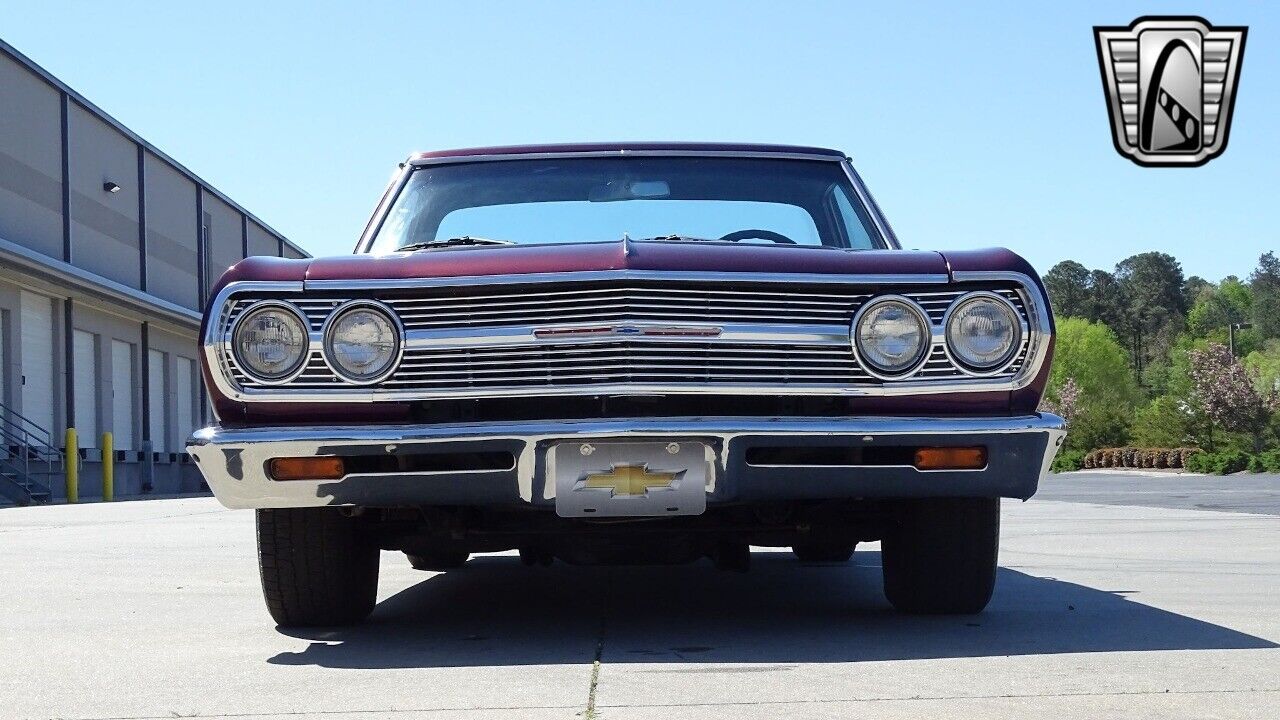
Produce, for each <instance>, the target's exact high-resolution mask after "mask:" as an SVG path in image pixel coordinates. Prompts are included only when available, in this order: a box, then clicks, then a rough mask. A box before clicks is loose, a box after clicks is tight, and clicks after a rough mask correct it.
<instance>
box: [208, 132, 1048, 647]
mask: <svg viewBox="0 0 1280 720" xmlns="http://www.w3.org/2000/svg"><path fill="white" fill-rule="evenodd" d="M1053 335H1054V326H1053V319H1052V317H1051V315H1050V310H1049V305H1048V303H1047V301H1046V295H1045V291H1044V287H1043V286H1042V284H1041V281H1040V279H1039V277H1038V276H1037V274H1036V272H1035V271H1034V270H1033V269H1032V268H1031V266H1030V265H1029V264H1028V263H1027V262H1026V261H1024V260H1023V259H1022V258H1020V257H1018V256H1017V255H1015V254H1014V253H1012V252H1010V251H1008V250H1004V249H987V250H974V251H957V252H951V251H948V252H930V251H919V250H903V249H901V248H900V246H899V243H898V240H897V239H896V238H895V236H894V233H893V231H892V230H891V229H890V226H889V223H888V222H887V221H886V220H885V218H884V216H883V215H882V213H881V211H880V209H879V208H878V207H877V205H876V203H875V202H874V201H873V200H872V198H871V195H870V193H869V192H868V191H867V188H866V187H865V186H864V184H863V182H862V180H861V179H860V177H859V175H858V173H857V172H856V171H855V170H854V167H853V165H852V164H851V162H850V161H849V159H848V158H847V157H845V155H844V154H843V153H841V152H837V151H834V150H825V149H819V148H808V147H791V146H773V145H724V144H688V143H683V144H680V143H677V144H660V143H631V144H609V145H572V146H567V145H556V146H535V147H508V148H480V149H470V150H459V151H450V152H431V153H423V154H417V155H414V156H412V157H410V158H409V159H408V160H407V161H406V162H405V163H403V164H402V165H401V166H400V169H399V171H398V172H397V173H396V174H395V176H394V178H393V179H392V181H391V183H390V184H389V186H388V187H387V189H386V191H385V192H384V194H383V196H382V199H381V200H380V202H379V203H378V205H377V207H376V209H375V211H374V213H373V215H372V219H371V220H370V221H369V223H368V225H367V226H366V228H365V230H364V232H363V234H362V236H361V238H360V239H359V242H358V243H357V245H356V248H355V252H354V253H353V254H352V255H348V256H341V257H328V258H318V259H302V260H290V259H279V258H259V257H254V258H248V259H245V260H244V261H242V262H240V263H238V264H236V265H235V266H234V267H232V268H231V269H230V270H228V271H227V272H226V274H225V275H224V276H223V277H222V278H221V280H220V281H219V282H217V283H216V284H215V286H214V287H213V289H212V297H211V299H210V301H209V304H208V307H207V310H206V313H205V319H204V327H203V329H202V345H203V347H202V363H203V371H204V378H205V381H206V383H207V385H208V389H209V394H210V398H211V404H212V407H213V408H214V410H215V412H216V415H217V417H218V419H219V420H218V424H217V425H215V426H213V427H208V428H205V429H202V430H199V431H197V432H196V433H195V435H194V436H193V437H192V438H191V440H190V442H189V450H190V453H191V454H192V455H193V456H194V458H195V460H196V462H197V464H198V466H199V468H200V470H201V471H202V472H203V474H204V476H205V478H206V479H207V481H208V483H209V485H210V487H211V488H212V490H213V492H214V493H215V494H216V495H217V497H218V499H219V500H220V501H221V502H222V503H223V504H224V505H226V506H227V507H231V508H253V509H255V510H256V511H257V535H258V546H259V555H260V565H261V575H262V585H263V591H264V594H265V597H266V602H267V606H268V609H269V611H270V613H271V615H272V617H273V618H274V619H275V621H276V622H277V623H279V624H280V625H338V624H346V623H354V622H358V621H360V620H362V619H363V618H364V617H365V616H367V615H368V614H369V613H370V612H371V611H372V609H373V607H374V604H375V599H376V590H377V582H378V568H379V562H380V557H381V551H383V550H389V551H402V552H403V553H405V554H406V555H407V556H408V560H409V561H410V562H411V563H412V565H413V566H414V567H415V568H419V569H423V570H433V571H443V570H449V569H453V568H459V567H462V566H463V565H464V564H465V563H466V562H467V560H468V558H469V556H470V555H471V554H472V553H486V552H500V551H512V550H515V551H518V553H519V557H520V559H521V560H523V561H524V562H525V563H527V564H549V563H552V562H554V561H556V560H560V561H563V562H567V563H573V564H605V563H608V564H639V563H683V562H692V561H696V560H699V559H703V558H709V559H710V561H711V563H712V564H714V565H715V566H716V567H719V568H725V569H737V570H743V569H746V568H747V567H748V565H749V560H750V557H751V555H750V548H751V546H766V547H782V548H791V549H792V550H793V552H794V554H795V556H796V557H797V558H798V561H800V562H825V563H838V562H844V561H847V560H849V558H850V557H851V555H852V553H853V550H854V546H855V545H856V544H857V543H859V542H867V541H880V542H881V555H880V559H881V564H882V565H883V578H884V589H885V595H886V596H887V598H888V600H889V602H890V603H891V604H892V605H893V606H894V607H895V608H897V609H898V610H900V611H903V612H910V613H975V612H979V611H981V610H982V609H983V608H984V607H985V606H986V604H987V603H988V601H989V599H990V597H991V595H992V591H993V587H994V583H995V578H996V562H997V546H998V541H999V526H1000V499H1001V498H1023V499H1025V498H1027V497H1030V496H1031V495H1032V494H1033V493H1034V492H1035V491H1036V488H1037V485H1038V483H1039V482H1040V479H1041V478H1042V476H1043V475H1044V473H1045V472H1046V471H1047V469H1048V467H1049V464H1050V462H1051V461H1052V459H1053V456H1054V454H1055V453H1056V451H1057V449H1058V446H1059V445H1060V444H1061V442H1062V439H1063V435H1064V426H1063V420H1062V419H1061V418H1059V417H1056V416H1054V415H1050V414H1046V413H1042V412H1039V411H1038V410H1037V407H1038V404H1039V401H1040V399H1041V394H1042V392H1043V390H1044V387H1045V383H1046V380H1047V377H1048V373H1049V365H1050V360H1051V356H1052V353H1053Z"/></svg>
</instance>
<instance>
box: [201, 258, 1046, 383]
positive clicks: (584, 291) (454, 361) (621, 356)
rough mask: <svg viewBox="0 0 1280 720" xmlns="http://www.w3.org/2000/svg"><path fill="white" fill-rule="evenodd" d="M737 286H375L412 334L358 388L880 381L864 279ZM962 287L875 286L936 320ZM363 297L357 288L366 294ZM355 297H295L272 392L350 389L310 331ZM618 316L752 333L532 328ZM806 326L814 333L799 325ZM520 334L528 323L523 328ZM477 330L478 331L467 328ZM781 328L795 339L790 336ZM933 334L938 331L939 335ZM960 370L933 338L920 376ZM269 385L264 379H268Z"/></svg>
mask: <svg viewBox="0 0 1280 720" xmlns="http://www.w3.org/2000/svg"><path fill="white" fill-rule="evenodd" d="M782 287H784V286H781V285H777V284H774V285H772V286H770V287H760V288H744V287H740V286H738V285H729V284H728V283H714V282H699V283H681V284H657V283H643V282H639V281H631V282H622V283H619V282H615V283H610V284H603V283H596V284H594V285H593V286H590V287H587V286H584V287H566V285H565V284H563V283H561V284H558V285H556V286H554V287H553V288H546V287H540V286H536V285H534V286H524V287H522V288H519V289H516V288H513V287H511V286H497V287H488V288H484V287H481V288H466V289H464V291H465V292H466V293H467V295H465V296H462V295H459V294H458V292H457V291H456V290H452V291H448V292H447V293H446V292H442V291H440V290H430V291H428V290H424V291H420V292H418V293H416V294H415V295H414V296H412V297H408V296H405V295H404V294H403V293H401V294H399V295H397V294H394V293H393V292H391V291H388V292H386V293H381V294H374V296H375V297H376V298H377V299H378V300H380V301H381V302H383V303H385V304H387V305H388V306H390V307H391V308H392V309H394V310H395V312H396V313H397V314H398V315H399V316H400V319H401V322H402V323H403V325H404V327H405V331H406V335H407V338H408V340H407V344H406V349H405V352H404V357H403V360H402V361H401V364H400V366H399V368H398V370H397V371H396V372H395V373H394V374H393V375H392V376H391V377H389V378H388V379H387V380H385V381H384V382H382V383H381V384H379V385H378V386H376V387H374V388H368V389H367V390H368V391H370V392H372V393H373V394H374V395H375V396H377V395H378V394H383V395H387V396H392V395H395V396H398V397H405V396H415V397H416V396H419V395H420V396H422V397H436V396H439V397H449V396H467V395H477V396H483V395H495V394H502V393H503V392H505V391H513V392H518V393H519V394H537V391H539V390H540V389H541V390H548V391H552V392H553V393H554V391H555V390H556V389H558V388H573V389H575V390H574V391H585V389H588V388H589V387H590V386H592V385H601V386H605V385H608V386H618V385H623V386H625V385H637V386H656V385H661V386H673V387H680V386H687V387H698V388H706V390H707V391H708V392H715V391H716V388H722V389H726V388H727V389H732V388H733V387H734V386H742V387H747V386H749V387H754V388H760V387H795V388H814V389H819V390H820V389H822V388H833V389H839V388H847V387H849V386H856V385H882V384H885V381H883V380H879V379H877V378H874V377H872V376H871V375H869V374H868V373H866V372H865V371H864V370H863V369H862V368H861V367H859V365H858V362H857V360H856V359H855V357H854V355H853V352H852V350H851V348H850V343H849V338H848V331H849V326H850V323H851V322H852V319H853V316H854V314H855V313H856V312H857V310H858V308H859V307H861V305H862V304H863V303H864V302H866V301H867V300H868V299H870V298H871V297H873V296H875V295H878V294H881V291H880V290H879V289H877V292H870V291H869V290H868V289H867V288H842V287H840V286H827V285H824V286H816V287H812V288H804V287H790V286H786V289H785V290H783V289H780V288H782ZM985 289H994V290H995V291H996V292H998V293H999V294H1001V295H1002V296H1004V297H1006V298H1008V299H1009V300H1010V301H1011V302H1012V303H1013V304H1014V306H1015V307H1017V308H1018V311H1019V312H1020V313H1022V315H1023V319H1024V320H1028V321H1029V318H1028V315H1027V308H1026V306H1025V302H1024V300H1023V298H1022V296H1021V294H1020V293H1019V292H1018V291H1017V290H1016V289H1013V288H1008V287H1006V288H991V287H989V286H986V287H985ZM969 290H970V288H965V289H959V290H945V291H910V290H908V291H901V290H897V289H894V288H886V289H883V292H895V293H897V294H903V295H906V296H907V297H910V298H911V299H913V300H915V301H916V302H918V303H919V304H920V305H921V306H922V307H923V308H924V309H925V311H926V312H927V313H928V315H929V317H930V319H931V320H932V321H933V323H934V325H935V326H939V325H940V324H941V322H942V318H943V315H944V313H945V312H946V310H947V308H948V307H949V306H950V305H951V304H952V303H953V302H954V301H955V300H956V298H958V297H960V296H961V295H963V294H965V293H966V292H968V291H969ZM368 296H369V295H368V294H362V295H361V297H368ZM352 297H353V296H352V295H349V294H348V295H342V296H338V295H336V294H326V295H318V294H307V295H303V296H299V297H297V298H292V299H291V300H290V301H291V302H293V303H294V304H296V305H297V306H298V307H299V308H300V309H301V310H302V311H303V313H304V314H305V315H306V316H307V318H308V320H309V321H310V324H311V330H312V353H311V356H310V357H309V359H308V362H307V367H306V369H305V370H304V371H303V372H302V373H301V374H300V375H299V376H298V377H297V378H296V379H295V380H293V381H291V382H289V383H287V384H286V385H284V386H280V387H277V388H273V389H276V390H286V389H290V388H292V389H297V390H316V391H321V392H324V391H335V392H336V391H340V390H343V389H350V386H347V385H346V384H345V383H344V382H342V381H341V380H340V379H338V378H337V377H336V376H335V375H334V374H333V373H332V371H330V370H329V368H328V366H327V365H326V364H325V362H324V360H323V359H322V357H321V355H320V352H319V333H320V329H321V327H322V326H323V324H324V321H325V319H326V318H327V317H328V316H329V315H330V313H331V312H332V311H333V309H334V308H336V307H337V306H338V305H340V304H342V303H343V302H345V301H347V300H349V299H351V298H352ZM255 301H256V299H255V298H253V297H244V298H233V299H232V300H231V301H230V302H229V303H228V306H227V308H226V312H225V313H224V315H223V323H224V324H223V327H224V328H228V327H230V326H231V324H232V323H233V322H234V321H235V319H236V318H237V317H238V316H239V315H240V313H242V312H243V311H244V309H245V308H247V307H248V306H249V305H251V304H252V303H253V302H255ZM619 323H662V324H669V325H676V326H691V325H692V326H699V325H707V326H717V327H725V328H729V327H734V328H750V329H754V330H759V331H760V332H759V333H758V335H759V336H760V337H759V338H757V339H752V340H751V341H741V340H738V339H733V338H729V337H727V336H726V337H716V338H705V337H686V338H664V337H645V338H636V337H618V336H611V335H605V336H603V337H590V336H582V337H576V338H574V339H572V340H570V341H567V342H554V343H548V342H543V341H541V340H539V339H537V338H535V337H534V335H533V334H532V332H533V330H534V329H536V328H558V327H562V326H571V327H591V326H596V325H601V326H616V325H617V324H619ZM801 328H803V329H804V330H806V331H809V332H810V333H812V334H806V335H803V339H800V338H801V337H802V335H801V334H796V333H798V332H799V330H800V329H801ZM486 329H493V330H494V331H495V333H497V332H502V333H505V335H503V342H489V339H488V338H485V337H483V336H484V334H485V333H484V331H485V330H486ZM522 333H525V334H522ZM477 335H479V336H481V337H479V339H477V338H476V336H477ZM788 335H793V336H794V337H791V338H789V337H788ZM936 335H937V332H936V331H935V336H936ZM1028 347H1029V338H1028V336H1026V335H1024V338H1023V345H1022V347H1021V348H1020V349H1019V353H1018V357H1017V359H1016V360H1015V362H1014V363H1013V365H1011V366H1010V367H1009V368H1008V369H1007V370H1006V371H1004V372H1003V373H1001V375H1000V377H1001V378H1007V377H1010V376H1012V375H1014V374H1016V373H1017V372H1018V370H1019V369H1020V368H1021V366H1022V365H1023V363H1024V362H1025V360H1026V355H1027V351H1028ZM222 362H223V363H224V364H225V366H226V369H227V370H228V372H229V374H230V376H231V377H232V379H233V380H234V381H235V382H236V384H237V385H239V386H240V387H241V388H244V389H249V390H252V389H256V388H262V387H263V386H260V385H259V384H257V383H256V382H255V381H254V380H253V379H251V378H250V377H248V376H247V375H246V374H245V373H244V372H243V371H241V370H240V368H238V367H236V365H235V361H234V359H233V358H232V357H230V354H229V353H224V354H223V357H222ZM963 377H966V376H965V375H964V373H962V372H961V371H960V370H959V369H958V368H957V367H956V366H955V365H954V364H953V363H952V362H951V360H950V359H949V358H948V357H947V354H946V352H945V350H944V349H943V347H942V345H941V344H937V343H935V344H934V346H933V347H932V348H931V350H930V354H929V358H928V360H927V361H926V362H925V365H924V367H923V368H921V370H920V371H919V373H918V374H917V375H916V376H915V377H914V378H913V379H915V380H925V379H930V380H933V379H947V378H963ZM263 389H265V388H263Z"/></svg>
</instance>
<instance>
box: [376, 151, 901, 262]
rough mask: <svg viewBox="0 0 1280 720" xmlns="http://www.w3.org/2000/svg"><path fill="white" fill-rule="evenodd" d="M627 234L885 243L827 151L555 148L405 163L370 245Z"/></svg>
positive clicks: (530, 241)
mask: <svg viewBox="0 0 1280 720" xmlns="http://www.w3.org/2000/svg"><path fill="white" fill-rule="evenodd" d="M624 235H625V236H627V237H630V238H631V239H633V240H644V239H664V240H672V241H678V240H679V241H713V242H734V243H757V244H777V245H809V246H820V245H825V246H829V247H840V248H853V249H868V248H875V247H885V245H884V243H883V241H882V240H881V239H880V236H879V235H878V233H876V231H875V230H874V228H873V226H872V224H871V222H870V219H869V218H868V216H867V212H866V209H865V208H864V207H863V205H862V203H861V201H860V200H859V198H858V196H857V195H856V194H855V193H854V191H853V186H852V184H851V183H850V180H849V177H848V175H847V174H846V173H845V172H844V169H843V168H842V167H841V166H840V164H839V163H837V162H831V161H820V160H784V159H767V158H765V159H759V158H714V157H634V156H633V157H605V158H601V157H588V158H583V157H564V158H551V159H537V160H502V161H489V162H474V163H459V164H448V165H433V166H426V167H422V168H418V169H417V170H414V172H413V174H412V176H411V177H410V178H409V181H408V182H407V184H406V185H405V186H404V187H403V188H402V189H401V191H400V194H399V195H398V196H397V197H396V199H395V202H394V203H393V204H392V206H391V208H390V210H389V211H388V213H387V215H386V217H385V219H384V220H383V222H382V224H381V226H380V227H379V228H378V230H377V233H376V234H375V236H374V239H373V242H372V243H371V244H370V245H369V247H368V248H366V250H367V251H368V252H371V253H375V254H383V253H391V252H396V251H398V250H401V249H423V248H430V247H433V246H439V247H456V246H459V245H469V244H481V243H484V244H496V243H494V242H492V241H500V242H501V243H502V244H506V243H511V244H518V245H540V244H551V243H570V242H600V241H615V240H620V239H622V237H623V236H624Z"/></svg>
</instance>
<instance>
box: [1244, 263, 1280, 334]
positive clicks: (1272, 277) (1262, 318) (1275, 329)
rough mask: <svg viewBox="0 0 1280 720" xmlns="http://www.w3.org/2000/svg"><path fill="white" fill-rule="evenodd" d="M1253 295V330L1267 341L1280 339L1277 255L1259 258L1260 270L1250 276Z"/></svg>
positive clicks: (1279, 269) (1279, 277)
mask: <svg viewBox="0 0 1280 720" xmlns="http://www.w3.org/2000/svg"><path fill="white" fill-rule="evenodd" d="M1249 289H1250V290H1251V291H1252V293H1253V329H1254V331H1255V332H1257V333H1258V335H1259V336H1260V337H1261V338H1263V339H1264V340H1265V339H1268V338H1274V337H1280V260H1277V259H1276V255H1275V253H1266V254H1264V255H1263V256H1262V257H1260V258H1258V269H1256V270H1254V271H1253V274H1252V275H1250V276H1249Z"/></svg>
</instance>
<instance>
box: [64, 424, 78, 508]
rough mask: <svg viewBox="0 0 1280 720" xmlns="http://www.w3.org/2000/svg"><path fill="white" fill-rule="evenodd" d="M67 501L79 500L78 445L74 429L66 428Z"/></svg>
mask: <svg viewBox="0 0 1280 720" xmlns="http://www.w3.org/2000/svg"><path fill="white" fill-rule="evenodd" d="M66 464H67V502H69V503H74V502H80V445H79V444H78V443H77V442H76V429H75V428H67V441H66Z"/></svg>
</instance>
